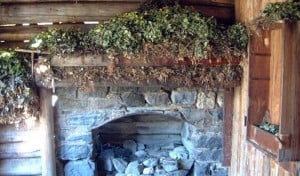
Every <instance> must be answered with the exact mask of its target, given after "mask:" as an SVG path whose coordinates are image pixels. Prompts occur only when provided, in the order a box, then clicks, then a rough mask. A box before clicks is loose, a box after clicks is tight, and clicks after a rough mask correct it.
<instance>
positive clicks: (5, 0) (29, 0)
mask: <svg viewBox="0 0 300 176" xmlns="http://www.w3.org/2000/svg"><path fill="white" fill-rule="evenodd" d="M101 1H102V2H124V3H126V2H140V3H142V2H145V1H146V0H0V3H33V2H34V3H48V2H73V3H78V2H101ZM220 1H226V0H220Z"/></svg>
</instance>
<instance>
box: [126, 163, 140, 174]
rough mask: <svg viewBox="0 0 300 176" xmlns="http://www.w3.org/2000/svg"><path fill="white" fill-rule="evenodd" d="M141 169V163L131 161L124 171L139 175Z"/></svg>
mask: <svg viewBox="0 0 300 176" xmlns="http://www.w3.org/2000/svg"><path fill="white" fill-rule="evenodd" d="M143 169H144V167H143V165H142V164H139V162H138V161H132V162H130V163H129V164H128V166H127V168H126V170H125V173H126V174H132V175H134V176H136V175H140V174H141V173H142V171H143Z"/></svg>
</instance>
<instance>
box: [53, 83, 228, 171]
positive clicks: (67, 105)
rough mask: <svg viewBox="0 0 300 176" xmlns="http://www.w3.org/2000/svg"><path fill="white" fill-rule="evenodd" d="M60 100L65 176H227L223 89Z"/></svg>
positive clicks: (74, 93) (112, 91) (123, 90)
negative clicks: (224, 162) (224, 149)
mask: <svg viewBox="0 0 300 176" xmlns="http://www.w3.org/2000/svg"><path fill="white" fill-rule="evenodd" d="M57 94H58V96H59V100H58V102H57V106H56V110H55V117H56V118H55V119H56V136H57V137H56V144H57V149H58V153H57V155H58V156H57V158H58V159H59V163H60V166H61V167H60V171H59V172H60V173H62V175H66V176H73V175H86V176H89V175H91V176H93V175H95V176H105V175H109V176H110V175H111V176H113V175H118V176H121V175H158V176H160V175H162V176H168V175H176V176H177V175H178V176H181V175H182V176H185V175H195V176H196V175H197V176H202V175H218V176H222V175H227V167H225V166H223V165H222V161H223V159H224V154H223V140H224V137H223V136H224V135H223V128H224V122H223V106H224V103H223V102H224V100H223V99H224V93H223V91H222V90H218V91H203V90H201V89H187V88H184V89H183V88H182V89H181V88H176V89H175V88H174V89H171V88H168V89H166V88H161V87H97V88H96V89H95V90H94V91H93V92H85V91H84V90H81V89H77V88H58V90H57Z"/></svg>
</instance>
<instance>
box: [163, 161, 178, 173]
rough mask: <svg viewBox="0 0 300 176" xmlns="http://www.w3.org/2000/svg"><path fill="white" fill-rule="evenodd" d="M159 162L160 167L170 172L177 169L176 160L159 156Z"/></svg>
mask: <svg viewBox="0 0 300 176" xmlns="http://www.w3.org/2000/svg"><path fill="white" fill-rule="evenodd" d="M160 164H161V166H162V168H163V169H164V170H165V171H167V172H172V171H176V170H178V162H177V160H174V159H171V158H161V161H160Z"/></svg>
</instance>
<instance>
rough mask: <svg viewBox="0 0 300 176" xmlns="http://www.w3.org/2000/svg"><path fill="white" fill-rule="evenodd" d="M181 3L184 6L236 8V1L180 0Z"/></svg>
mask: <svg viewBox="0 0 300 176" xmlns="http://www.w3.org/2000/svg"><path fill="white" fill-rule="evenodd" d="M179 3H180V4H184V5H197V4H211V5H218V6H234V0H201V1H199V0H180V1H179Z"/></svg>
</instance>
